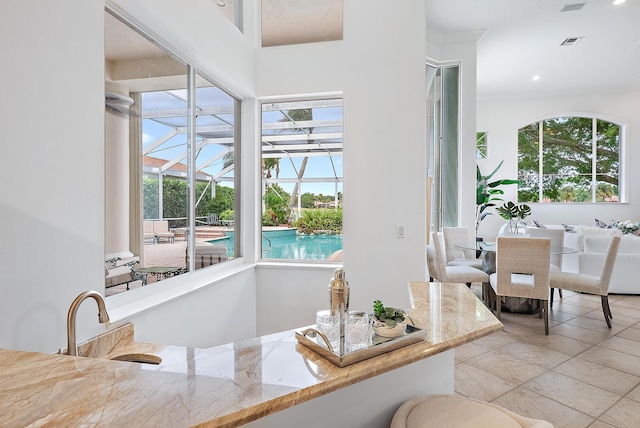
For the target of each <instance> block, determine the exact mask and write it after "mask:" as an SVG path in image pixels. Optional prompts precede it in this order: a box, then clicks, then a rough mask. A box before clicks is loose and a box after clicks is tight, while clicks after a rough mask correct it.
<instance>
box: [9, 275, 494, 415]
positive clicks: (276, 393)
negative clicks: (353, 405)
mask: <svg viewBox="0 0 640 428" xmlns="http://www.w3.org/2000/svg"><path fill="white" fill-rule="evenodd" d="M409 293H410V296H411V304H412V309H410V311H409V313H410V316H411V318H412V320H413V321H414V324H415V325H416V326H417V327H419V328H423V329H425V330H426V331H427V336H426V339H425V340H424V341H423V342H419V343H416V344H412V345H408V346H405V347H403V348H400V349H397V350H394V351H391V352H389V353H386V354H383V355H380V356H376V357H373V358H370V359H368V360H364V361H361V362H358V363H355V364H352V365H349V366H346V367H342V368H340V367H337V366H335V365H333V364H332V363H330V362H329V361H327V360H324V359H322V358H321V357H319V356H318V355H317V354H315V353H314V352H312V351H311V350H309V349H307V348H305V347H304V346H302V345H300V344H298V343H297V340H296V339H295V334H294V331H295V330H290V331H285V332H281V333H277V334H272V335H267V336H262V337H259V338H255V339H249V340H244V341H240V342H235V343H232V344H227V345H222V346H216V347H212V348H207V349H197V348H187V347H179V346H167V345H154V344H142V343H137V342H134V341H133V325H131V324H126V325H125V326H121V327H119V328H117V329H114V331H113V332H111V331H110V332H107V333H105V334H103V335H101V336H98V338H96V339H95V340H93V341H91V342H90V343H88V344H85V345H84V346H80V347H79V348H78V352H79V355H85V356H89V357H93V358H78V357H70V356H66V355H57V354H53V355H51V354H43V353H35V352H23V351H13V350H5V349H0V385H2V387H1V388H0V426H27V425H31V424H32V425H33V426H43V425H47V424H48V423H52V424H53V425H55V424H60V423H61V422H64V423H68V424H70V425H75V426H79V425H94V424H95V425H105V426H139V427H146V426H150V427H155V426H194V425H195V426H216V427H225V426H237V425H240V424H243V423H247V422H249V421H252V420H255V419H258V418H260V417H263V416H266V415H269V414H271V413H274V412H277V411H279V410H282V409H285V408H288V407H291V406H294V405H296V404H300V403H303V402H305V401H308V400H311V399H313V398H315V397H319V396H321V395H323V394H326V393H329V392H332V391H335V390H337V389H340V388H343V387H346V386H348V385H352V384H354V383H357V382H360V381H362V380H365V379H368V378H371V377H374V376H376V375H378V374H381V373H384V372H388V371H390V370H393V369H396V368H399V367H402V366H405V365H407V364H410V363H412V362H415V361H419V360H422V359H424V358H428V357H430V356H432V355H435V354H438V353H440V352H444V351H446V350H449V349H452V348H454V347H456V346H459V345H462V344H464V343H466V342H469V341H472V340H474V339H476V338H479V337H482V336H485V335H487V334H490V333H492V332H494V331H496V330H499V329H501V328H502V324H501V323H500V322H499V321H498V320H497V319H496V318H495V317H494V316H493V315H492V314H491V312H490V311H489V310H488V309H487V308H486V307H485V306H484V305H483V304H482V302H480V301H479V300H478V299H477V298H476V297H475V295H474V294H473V293H472V292H471V291H470V290H469V289H468V288H467V287H466V286H464V285H459V284H440V283H423V282H412V283H410V284H409ZM127 353H149V354H153V355H156V356H159V357H160V358H162V362H161V363H160V364H158V365H151V364H141V363H131V362H121V361H112V360H110V358H112V357H114V356H117V355H120V354H127Z"/></svg>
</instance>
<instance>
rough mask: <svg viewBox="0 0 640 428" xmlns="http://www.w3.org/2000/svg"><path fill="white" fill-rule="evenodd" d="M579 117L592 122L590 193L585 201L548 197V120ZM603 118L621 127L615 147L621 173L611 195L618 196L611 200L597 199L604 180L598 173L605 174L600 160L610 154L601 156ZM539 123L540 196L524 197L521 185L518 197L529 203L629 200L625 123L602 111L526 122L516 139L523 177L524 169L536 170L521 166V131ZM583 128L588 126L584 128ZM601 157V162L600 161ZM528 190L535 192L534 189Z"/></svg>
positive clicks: (536, 142) (538, 172)
mask: <svg viewBox="0 0 640 428" xmlns="http://www.w3.org/2000/svg"><path fill="white" fill-rule="evenodd" d="M572 119H574V120H576V119H577V120H579V119H588V120H589V121H590V122H591V126H590V129H589V130H588V132H589V133H590V139H589V140H590V146H591V147H590V156H591V157H590V158H589V162H590V164H591V165H590V171H589V173H588V174H589V175H588V176H589V180H588V183H589V184H588V192H589V194H590V197H589V198H588V200H584V201H578V200H576V201H554V200H550V198H549V197H547V196H545V189H546V188H545V187H544V182H545V177H546V175H547V174H548V173H546V172H545V171H547V170H548V165H545V163H544V160H545V157H548V156H550V155H549V153H545V141H544V140H545V134H546V133H547V132H549V131H545V124H546V123H547V122H548V121H562V120H565V121H570V120H572ZM601 122H604V123H605V124H607V125H608V126H615V127H617V128H618V132H617V135H616V140H617V148H616V152H617V155H618V156H617V160H616V161H615V163H616V164H617V169H616V170H615V172H614V173H615V175H617V177H618V182H617V185H613V186H616V188H615V190H616V193H617V195H612V196H616V197H615V198H612V199H611V200H598V192H597V190H598V184H600V183H601V182H602V181H601V180H598V178H597V177H598V176H599V175H603V174H602V172H601V173H599V172H598V164H599V163H600V164H601V163H602V162H604V161H605V160H607V158H606V157H605V156H600V157H598V156H597V154H598V150H597V149H598V147H599V143H600V140H599V137H601V134H600V131H599V128H598V124H599V123H601ZM534 125H535V126H536V127H537V134H538V140H537V141H535V143H534V144H536V145H537V146H538V148H537V153H538V154H537V171H536V173H535V175H536V176H537V185H536V188H537V198H536V200H530V199H529V198H522V197H521V192H522V191H521V188H520V187H519V189H518V200H519V201H522V202H530V203H579V204H589V203H599V204H601V203H605V204H607V203H624V202H626V196H625V195H626V192H625V188H626V186H625V184H624V174H623V169H624V164H625V157H624V144H625V126H624V125H623V124H621V123H620V122H619V121H617V120H615V119H611V118H607V117H603V116H601V115H591V114H580V113H578V114H564V115H555V116H553V117H546V118H544V119H540V120H537V121H534V122H531V123H529V124H527V125H524V126H522V127H520V128H518V131H517V135H518V138H517V141H518V147H517V153H518V166H517V169H518V179H521V180H522V178H523V176H524V175H523V173H526V172H527V171H533V170H522V169H521V157H522V151H521V134H522V133H523V132H524V131H523V130H525V129H526V128H528V127H533V126H534ZM583 129H586V127H585V128H583ZM589 140H584V139H583V140H582V141H583V142H585V141H589ZM576 143H577V144H580V141H576ZM549 147H553V145H550V146H549ZM599 160H600V162H599ZM611 171H612V170H609V171H607V172H611ZM566 177H569V178H574V179H575V178H577V177H578V175H576V174H572V175H566ZM579 187H580V186H579V185H575V188H578V189H579ZM529 193H532V192H531V191H530V192H529Z"/></svg>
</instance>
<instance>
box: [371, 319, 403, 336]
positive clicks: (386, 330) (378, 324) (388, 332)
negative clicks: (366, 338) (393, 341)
mask: <svg viewBox="0 0 640 428" xmlns="http://www.w3.org/2000/svg"><path fill="white" fill-rule="evenodd" d="M406 330H407V321H406V320H405V321H403V322H401V323H398V324H396V325H395V326H393V327H389V326H388V325H387V324H386V323H384V322H382V321H379V320H377V319H375V318H374V319H373V331H374V332H375V334H377V335H378V336H382V337H400V336H402V335H403V334H404V332H405V331H406Z"/></svg>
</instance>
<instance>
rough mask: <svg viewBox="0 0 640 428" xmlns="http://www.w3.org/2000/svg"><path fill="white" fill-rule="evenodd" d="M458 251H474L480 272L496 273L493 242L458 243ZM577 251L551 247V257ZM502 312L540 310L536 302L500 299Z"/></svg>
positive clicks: (533, 311) (495, 249) (522, 299)
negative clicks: (478, 261) (478, 260)
mask: <svg viewBox="0 0 640 428" xmlns="http://www.w3.org/2000/svg"><path fill="white" fill-rule="evenodd" d="M455 247H456V248H457V249H460V250H475V251H476V254H477V253H480V256H481V257H482V271H483V272H485V273H486V274H487V275H491V274H492V273H495V271H496V256H497V249H498V245H497V242H495V241H493V242H491V241H475V242H468V243H458V244H456V245H455ZM577 252H578V249H576V248H572V247H564V246H563V247H559V246H551V255H557V254H574V253H577ZM502 310H503V311H507V312H517V313H525V314H533V313H536V312H538V311H539V310H540V308H539V304H538V301H537V300H535V299H527V298H522V297H507V296H503V297H502Z"/></svg>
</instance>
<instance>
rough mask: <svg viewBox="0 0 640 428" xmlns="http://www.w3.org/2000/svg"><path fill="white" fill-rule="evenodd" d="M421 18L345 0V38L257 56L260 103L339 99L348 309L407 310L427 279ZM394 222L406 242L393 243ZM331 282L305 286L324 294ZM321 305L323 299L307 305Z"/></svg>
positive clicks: (414, 9)
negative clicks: (411, 290)
mask: <svg viewBox="0 0 640 428" xmlns="http://www.w3.org/2000/svg"><path fill="white" fill-rule="evenodd" d="M424 16H425V15H424V2H421V1H412V2H406V3H403V7H401V8H390V7H389V4H388V2H385V1H382V0H375V1H371V0H350V1H347V2H344V40H342V41H336V42H330V43H314V44H306V45H294V46H281V47H273V48H265V49H261V50H260V51H259V52H258V74H257V94H258V96H259V97H269V96H276V95H295V94H301V93H306V94H308V93H320V92H333V91H340V92H342V93H343V94H344V219H343V221H344V238H343V240H344V268H345V272H346V276H347V279H348V280H349V282H350V285H351V307H353V308H356V307H357V308H363V309H370V307H371V306H372V304H373V300H374V299H376V298H378V299H382V300H383V301H384V302H385V303H386V304H389V305H396V306H400V307H407V306H408V305H409V300H408V292H407V283H408V281H410V280H421V279H423V278H424V260H425V254H424V236H425V225H424V218H425V207H424V204H425V196H424V195H425V185H424V177H425V165H426V163H425V158H426V143H425V141H426V130H425V121H426V118H425V115H426V107H425V59H426V34H425V23H424V21H425V20H424ZM397 224H404V225H405V227H406V235H407V237H406V238H397V237H396V235H395V233H396V225H397ZM331 276H332V275H331V274H329V275H327V274H323V275H322V278H321V279H319V280H318V282H319V284H309V285H311V286H314V287H315V286H318V287H326V285H327V284H328V281H329V280H330V278H331ZM259 278H260V277H259ZM278 283H279V286H280V287H282V289H283V290H286V289H288V288H290V287H293V286H295V285H299V284H300V281H299V280H298V278H297V275H296V274H295V273H293V272H290V271H288V270H287V271H286V272H282V275H281V277H280V278H278ZM275 285H277V284H274V283H269V284H264V283H262V282H259V283H258V287H263V286H267V287H272V286H275ZM258 294H261V292H260V291H259V292H258ZM322 294H324V293H322ZM314 295H315V293H314ZM316 298H317V297H316ZM327 302H328V300H327V298H326V296H324V295H323V297H322V300H321V301H319V302H314V303H313V305H312V306H317V305H318V304H324V305H328V303H327ZM311 316H312V315H311Z"/></svg>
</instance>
